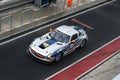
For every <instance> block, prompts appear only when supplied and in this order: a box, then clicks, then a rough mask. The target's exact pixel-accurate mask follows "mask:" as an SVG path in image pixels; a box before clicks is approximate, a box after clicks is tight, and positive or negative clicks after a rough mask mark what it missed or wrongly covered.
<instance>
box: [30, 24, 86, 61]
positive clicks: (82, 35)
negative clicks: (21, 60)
mask: <svg viewBox="0 0 120 80" xmlns="http://www.w3.org/2000/svg"><path fill="white" fill-rule="evenodd" d="M87 41H88V36H87V34H86V31H85V30H84V29H83V28H82V27H80V26H76V25H73V26H67V25H62V26H60V27H58V28H56V29H54V30H53V31H50V32H48V33H46V34H45V35H43V36H41V37H38V38H36V39H35V40H34V41H33V42H32V43H31V44H30V46H29V49H28V52H29V54H31V55H32V56H33V57H35V58H37V59H39V60H42V61H45V62H53V61H59V60H60V59H61V58H62V57H63V56H65V55H68V54H69V53H72V52H73V51H74V50H76V49H77V48H83V47H85V45H86V42H87Z"/></svg>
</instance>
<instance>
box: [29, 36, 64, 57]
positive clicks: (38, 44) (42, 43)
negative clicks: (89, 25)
mask: <svg viewBox="0 0 120 80" xmlns="http://www.w3.org/2000/svg"><path fill="white" fill-rule="evenodd" d="M65 45H66V43H61V42H58V41H56V40H54V39H52V38H49V39H47V38H44V39H40V38H37V39H36V40H34V41H33V42H32V44H31V45H30V47H31V48H32V49H33V50H34V51H35V52H37V53H39V54H42V55H43V56H48V55H52V54H53V53H54V52H56V51H57V50H60V49H62V48H64V46H65Z"/></svg>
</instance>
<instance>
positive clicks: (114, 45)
mask: <svg viewBox="0 0 120 80" xmlns="http://www.w3.org/2000/svg"><path fill="white" fill-rule="evenodd" d="M118 51H120V36H118V37H117V38H115V39H113V40H112V41H110V42H108V43H107V44H105V45H103V46H102V47H100V48H98V49H97V50H95V51H93V52H91V53H90V54H89V55H87V56H85V57H83V58H82V59H80V60H78V61H76V62H75V63H73V64H71V65H70V66H68V67H66V68H64V69H62V70H60V71H59V72H57V73H55V74H53V75H52V76H50V77H48V78H46V79H45V80H74V79H78V78H80V77H82V76H83V75H85V74H86V73H88V72H89V71H91V70H92V69H94V68H95V67H97V66H98V65H100V64H101V63H103V62H104V61H106V60H107V59H109V58H110V57H112V56H113V55H115V54H117V52H118Z"/></svg>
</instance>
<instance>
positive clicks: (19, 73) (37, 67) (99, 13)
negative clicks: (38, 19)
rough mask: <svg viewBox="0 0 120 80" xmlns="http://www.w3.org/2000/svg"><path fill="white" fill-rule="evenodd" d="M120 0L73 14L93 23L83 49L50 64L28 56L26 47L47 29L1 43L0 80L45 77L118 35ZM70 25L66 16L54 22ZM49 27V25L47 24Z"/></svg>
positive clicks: (119, 29) (41, 78)
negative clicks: (60, 20)
mask: <svg viewBox="0 0 120 80" xmlns="http://www.w3.org/2000/svg"><path fill="white" fill-rule="evenodd" d="M119 14H120V1H115V2H113V3H111V4H108V5H105V6H103V7H100V8H97V9H95V10H92V11H89V12H87V13H84V14H81V15H79V16H76V17H75V18H77V19H79V20H80V21H82V22H84V23H86V24H87V25H90V26H92V27H94V30H93V31H89V30H87V34H88V36H89V41H88V44H87V46H86V48H84V49H79V50H76V51H75V52H73V53H72V54H70V55H68V56H66V57H64V58H63V59H62V60H61V61H59V62H56V63H53V64H49V65H48V64H43V63H40V62H38V61H35V60H33V59H31V58H30V57H28V55H27V54H26V49H27V47H28V46H29V44H30V43H31V41H32V40H33V39H34V38H35V37H38V36H41V35H43V34H45V33H47V32H48V31H49V28H45V29H42V30H40V31H37V32H35V33H32V34H30V35H28V36H25V37H22V38H19V39H16V40H14V41H11V42H9V43H6V44H4V45H2V46H0V79H1V80H44V79H45V78H47V77H49V76H51V75H52V74H54V73H56V72H57V71H59V70H61V69H63V68H65V67H66V66H68V65H70V64H72V63H73V62H75V61H77V60H79V59H80V58H82V57H84V56H85V55H87V54H89V53H90V52H92V51H93V50H95V49H97V48H99V47H100V46H102V45H104V44H105V43H107V42H109V41H111V40H112V39H114V38H116V37H117V36H119V35H120V23H119V21H120V15H119ZM63 24H66V25H72V23H71V22H70V20H65V21H63V22H60V23H59V24H56V25H53V26H52V27H53V28H55V27H57V26H59V25H63ZM50 27H51V26H50Z"/></svg>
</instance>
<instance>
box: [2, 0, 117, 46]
mask: <svg viewBox="0 0 120 80" xmlns="http://www.w3.org/2000/svg"><path fill="white" fill-rule="evenodd" d="M114 1H116V0H112V1H109V2H106V3H104V4H102V5H99V6H95V7H93V8H90V9H88V10H85V11H83V12H80V13H78V14H75V15H72V16H69V17H67V18H64V19H61V20H59V21H56V22H54V23H51V24H49V25H46V26H44V27H40V28H38V29H35V30H33V31H31V32H28V33H26V34H23V35H21V36H18V37H15V38H12V39H10V40H8V41H5V42H2V43H0V46H1V45H3V44H6V43H9V42H11V41H14V40H16V39H19V38H21V37H24V36H27V35H29V34H32V33H34V32H36V31H39V30H41V29H44V28H47V27H50V26H52V25H55V24H57V23H60V22H62V21H64V20H67V19H69V18H72V17H75V16H78V15H81V14H83V13H86V12H89V11H91V10H94V9H96V8H99V7H101V6H104V5H107V4H110V3H112V2H114ZM38 26H39V25H38Z"/></svg>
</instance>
